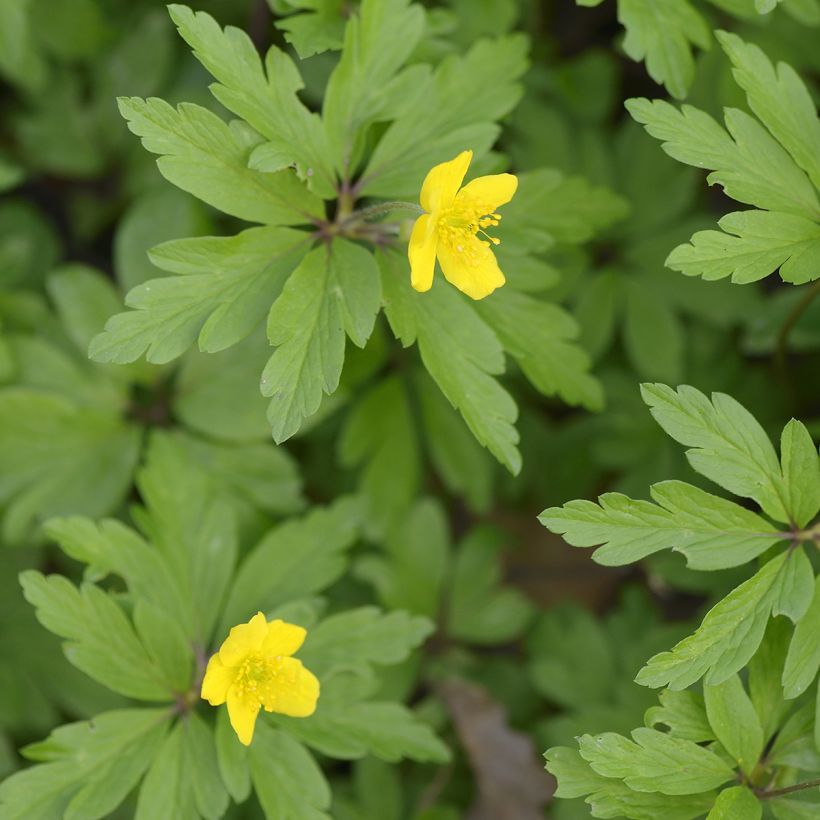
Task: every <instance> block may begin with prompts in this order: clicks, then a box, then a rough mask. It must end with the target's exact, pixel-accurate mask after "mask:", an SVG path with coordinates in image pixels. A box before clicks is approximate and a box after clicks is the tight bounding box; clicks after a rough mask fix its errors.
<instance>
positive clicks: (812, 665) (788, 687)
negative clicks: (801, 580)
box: [783, 578, 820, 698]
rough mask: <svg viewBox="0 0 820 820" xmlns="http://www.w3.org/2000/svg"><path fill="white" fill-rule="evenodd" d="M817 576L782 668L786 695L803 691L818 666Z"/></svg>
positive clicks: (819, 584) (819, 582)
mask: <svg viewBox="0 0 820 820" xmlns="http://www.w3.org/2000/svg"><path fill="white" fill-rule="evenodd" d="M818 636H820V578H818V579H817V580H816V581H815V584H814V597H813V598H812V602H811V606H809V608H808V610H807V611H806V613H805V615H803V617H802V618H801V619H800V620H799V621H798V622H797V626H796V627H795V630H794V635H793V637H792V639H791V643H790V644H789V651H788V654H787V655H786V665H785V667H784V669H783V691H784V694H785V696H786V697H787V698H795V697H797V696H798V695H802V694H803V692H805V691H806V690H807V689H808V688H809V686H811V684H812V683H813V682H814V679H815V678H816V677H817V671H818V669H820V638H818Z"/></svg>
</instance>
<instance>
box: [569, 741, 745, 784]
mask: <svg viewBox="0 0 820 820" xmlns="http://www.w3.org/2000/svg"><path fill="white" fill-rule="evenodd" d="M632 738H633V740H629V739H628V738H625V737H623V736H622V735H617V734H615V733H613V732H607V733H605V734H602V735H597V736H595V737H593V736H591V735H584V736H583V737H580V738H579V739H578V746H579V749H580V753H581V757H583V758H584V760H586V761H587V762H588V763H589V765H590V766H591V767H592V770H593V771H594V772H596V773H598V774H600V775H602V776H603V777H616V778H618V779H620V780H623V781H624V783H626V785H627V786H629V787H630V788H631V789H635V790H636V791H643V792H660V793H661V794H669V795H677V794H699V793H700V792H704V791H707V790H708V789H713V788H716V787H717V786H720V785H722V784H723V783H726V782H727V781H728V780H732V779H733V778H734V776H735V775H734V771H733V770H732V769H731V768H730V767H729V766H728V765H727V764H726V762H725V761H724V760H723V759H722V758H720V757H718V756H717V755H716V754H713V753H712V752H711V751H709V750H708V749H705V748H703V747H702V746H698V745H697V743H693V742H692V741H691V740H681V739H679V738H673V737H670V736H669V735H666V734H664V733H663V732H656V731H655V730H654V729H635V730H634V731H633V732H632Z"/></svg>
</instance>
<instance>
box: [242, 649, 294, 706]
mask: <svg viewBox="0 0 820 820" xmlns="http://www.w3.org/2000/svg"><path fill="white" fill-rule="evenodd" d="M283 666H284V664H283V663H282V656H281V655H263V654H262V653H261V652H253V653H251V654H250V655H248V656H247V657H246V658H245V660H244V661H242V663H241V664H240V666H239V669H238V671H237V674H236V677H235V678H234V686H236V687H237V689H238V690H239V694H240V695H241V697H242V698H244V699H245V700H247V701H250V702H252V703H257V704H259V705H261V706H264V707H265V709H266V710H268V711H270V710H271V709H272V708H273V704H274V703H275V701H276V698H277V692H278V690H280V689H281V686H282V684H283V683H284V682H285V681H286V680H287V681H289V679H290V676H288V675H287V674H286V672H285V670H284V668H283Z"/></svg>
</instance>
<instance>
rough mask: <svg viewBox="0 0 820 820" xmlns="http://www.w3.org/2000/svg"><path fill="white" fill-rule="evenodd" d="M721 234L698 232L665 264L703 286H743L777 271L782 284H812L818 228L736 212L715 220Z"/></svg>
mask: <svg viewBox="0 0 820 820" xmlns="http://www.w3.org/2000/svg"><path fill="white" fill-rule="evenodd" d="M718 225H719V226H720V227H721V228H722V230H723V232H721V231H698V232H697V233H695V234H694V235H693V236H692V239H691V244H687V245H680V246H678V247H677V248H675V249H674V250H673V251H672V253H670V254H669V257H668V258H667V260H666V265H667V266H668V267H670V268H672V270H677V271H680V272H681V273H685V274H686V275H687V276H702V277H703V278H704V279H707V280H715V279H725V278H726V277H727V276H731V277H732V281H733V282H737V283H739V284H748V283H749V282H757V281H758V280H760V279H763V278H765V277H766V276H768V275H769V274H770V273H772V272H773V271H775V270H777V269H778V268H779V269H780V276H781V278H782V279H783V280H784V281H785V282H790V283H791V284H793V285H801V284H804V283H806V282H811V281H813V280H814V279H816V278H817V275H818V274H817V259H818V257H820V224H818V223H817V222H813V221H812V220H810V219H806V218H805V217H802V216H795V215H793V214H786V213H777V212H774V211H738V212H736V213H731V214H727V215H726V216H724V217H722V218H721V219H720V220H718Z"/></svg>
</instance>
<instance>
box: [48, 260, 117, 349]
mask: <svg viewBox="0 0 820 820" xmlns="http://www.w3.org/2000/svg"><path fill="white" fill-rule="evenodd" d="M46 287H47V288H48V294H49V296H50V297H51V300H52V302H53V303H54V306H55V308H56V309H57V315H58V316H59V317H60V320H61V322H62V325H63V327H64V328H65V330H66V333H67V334H68V336H69V338H70V339H71V341H72V342H74V344H75V345H76V346H77V347H78V348H79V349H80V350H81V351H83V353H85V351H86V350H87V349H88V344H89V342H90V341H91V339H92V338H93V337H94V336H95V335H96V334H97V333H99V332H100V331H101V330H102V328H103V325H104V324H105V322H106V320H107V319H108V317H109V316H111V314H112V313H115V312H116V311H117V310H118V308H119V306H120V299H119V295H118V294H117V291H116V290H115V289H114V287H113V286H112V284H111V281H110V280H109V279H107V278H106V277H105V276H104V275H103V274H102V273H100V272H98V271H96V270H95V269H94V268H90V267H87V266H86V265H64V266H63V267H60V268H57V270H55V271H54V272H53V273H52V274H50V275H49V277H48V280H47V283H46Z"/></svg>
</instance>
